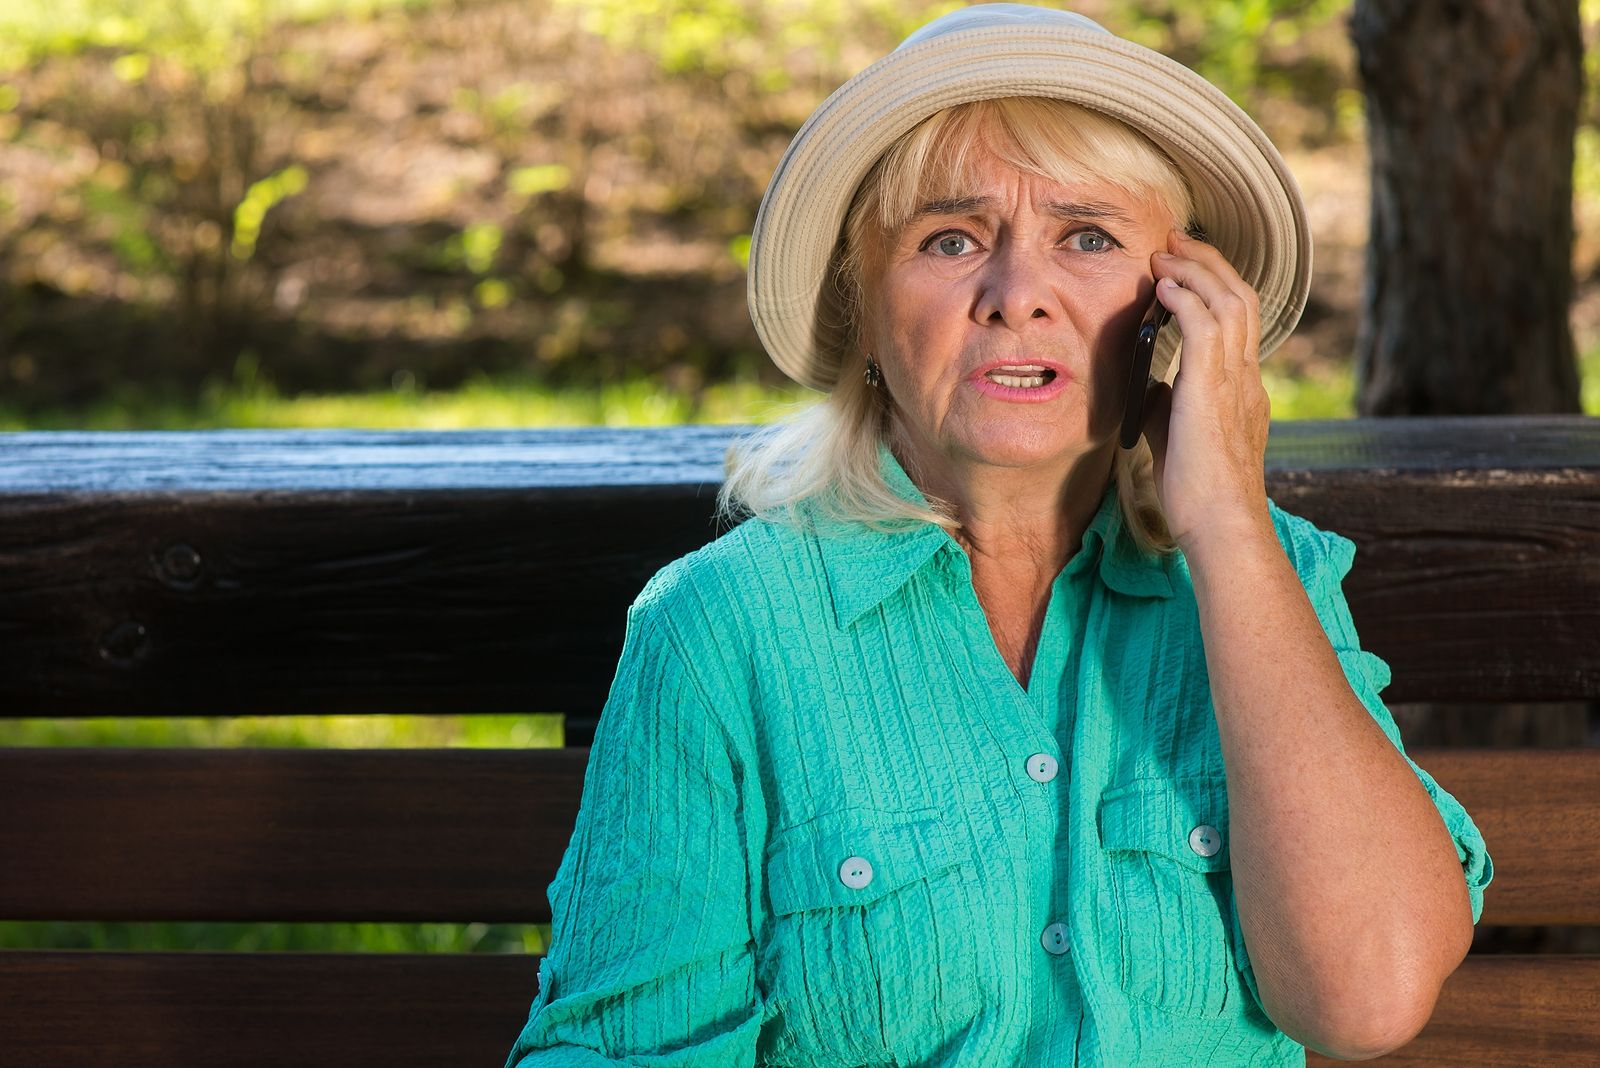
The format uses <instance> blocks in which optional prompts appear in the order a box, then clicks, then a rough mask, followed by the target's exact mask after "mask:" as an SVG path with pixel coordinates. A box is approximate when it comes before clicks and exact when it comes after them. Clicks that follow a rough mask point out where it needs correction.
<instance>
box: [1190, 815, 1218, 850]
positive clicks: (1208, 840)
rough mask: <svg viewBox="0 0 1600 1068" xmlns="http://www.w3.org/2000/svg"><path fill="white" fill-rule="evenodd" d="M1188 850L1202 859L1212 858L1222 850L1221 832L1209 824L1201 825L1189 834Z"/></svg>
mask: <svg viewBox="0 0 1600 1068" xmlns="http://www.w3.org/2000/svg"><path fill="white" fill-rule="evenodd" d="M1189 848H1190V849H1192V850H1194V851H1195V852H1196V853H1199V854H1200V855H1201V856H1202V857H1214V856H1216V855H1217V850H1219V849H1221V848H1222V832H1221V831H1219V830H1217V829H1216V828H1215V827H1213V826H1211V824H1209V823H1202V824H1201V825H1200V826H1198V827H1196V828H1195V829H1194V830H1192V831H1190V832H1189Z"/></svg>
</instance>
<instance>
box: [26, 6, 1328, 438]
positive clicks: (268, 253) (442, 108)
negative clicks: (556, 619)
mask: <svg viewBox="0 0 1600 1068" xmlns="http://www.w3.org/2000/svg"><path fill="white" fill-rule="evenodd" d="M954 6H956V5H955V4H953V3H951V2H949V0H940V2H932V0H766V2H762V0H215V2H213V0H63V2H60V3H57V2H54V0H10V2H9V3H7V4H5V5H0V8H3V10H0V42H3V45H0V67H4V68H9V69H10V70H11V72H12V73H11V76H9V77H8V78H7V80H6V81H5V83H4V84H3V85H0V206H3V207H4V209H5V210H3V211H0V309H3V310H0V396H4V397H6V398H7V399H8V401H9V402H10V404H11V405H12V406H13V411H14V412H15V413H16V414H14V415H13V414H12V413H7V416H8V418H13V419H15V418H32V417H33V416H34V415H36V414H37V415H41V416H42V415H43V414H44V413H47V412H50V411H55V412H61V413H65V412H70V411H74V410H76V411H87V410H88V409H90V408H95V407H101V408H103V407H105V406H106V405H108V404H114V403H116V402H117V401H118V400H119V399H120V398H122V397H124V396H126V395H127V390H128V389H129V388H133V389H135V390H146V391H166V392H168V393H171V392H174V391H178V392H186V393H187V396H188V398H189V403H190V406H191V407H200V408H203V407H205V406H206V405H207V403H208V402H207V401H206V400H205V399H204V398H202V397H201V396H200V392H201V390H202V389H203V388H209V387H204V386H203V385H202V384H203V383H206V382H208V381H217V380H219V379H221V380H226V379H228V378H229V376H230V374H231V372H232V369H233V368H234V366H235V364H236V363H237V361H238V360H239V359H240V358H241V357H242V356H244V355H246V354H248V355H249V358H250V359H251V360H253V361H254V362H255V363H256V364H258V365H259V366H260V368H261V369H262V370H263V371H264V372H270V373H271V375H272V376H273V378H274V379H275V381H277V382H278V383H279V385H280V386H281V388H282V389H283V390H284V392H285V393H287V394H297V393H303V392H308V391H309V392H315V393H319V394H333V393H342V392H348V391H351V390H357V391H366V392H371V391H379V390H382V389H383V388H384V387H385V386H387V385H389V384H390V383H391V381H392V380H396V379H409V378H415V380H417V381H426V382H427V383H428V384H429V385H430V386H432V387H436V388H437V387H444V388H450V387H457V386H464V385H466V384H467V383H468V382H469V381H471V380H472V379H473V377H474V375H476V374H478V373H487V374H492V375H495V376H498V377H502V378H509V377H511V376H518V375H520V376H522V377H524V378H526V379H528V380H531V381H537V382H541V383H546V384H551V385H558V386H559V385H561V384H564V383H565V384H573V383H582V384H586V385H594V384H597V383H600V382H604V381H615V380H632V379H635V378H641V377H651V376H657V375H666V376H668V377H669V378H675V379H694V380H696V382H715V381H720V380H725V379H731V378H741V377H742V378H751V377H755V378H759V379H760V380H761V381H763V382H765V383H767V384H774V385H775V384H777V383H779V382H780V381H781V378H780V376H779V375H778V374H777V372H776V371H775V370H774V369H773V368H772V367H771V366H770V365H769V363H768V361H767V360H766V359H765V357H764V356H763V355H762V354H761V352H760V350H759V346H758V345H757V343H756V340H755V337H754V334H753V331H752V329H751V327H750V325H749V322H748V319H747V317H746V316H745V314H744V309H743V304H742V299H741V298H742V291H743V274H744V271H745V268H746V264H747V261H748V253H749V231H750V226H751V222H752V220H753V218H754V215H755V211H756V206H757V204H758V202H759V200H760V196H761V193H762V191H763V189H764V187H765V184H766V181H767V179H768V178H769V176H770V175H771V172H772V169H773V166H774V165H775V163H776V161H777V159H778V157H779V156H780V155H781V153H782V151H783V148H784V146H785V145H786V144H787V142H788V139H789V137H790V135H791V134H792V132H793V131H794V129H795V128H797V127H798V125H799V124H800V122H801V121H803V120H804V118H805V117H806V115H807V114H809V112H810V111H811V109H812V108H813V107H815V105H816V104H817V103H818V102H819V101H820V100H821V99H822V97H823V96H825V95H826V94H827V93H828V92H829V91H831V90H832V89H833V88H834V87H835V86H837V85H838V84H839V83H840V82H842V81H843V80H844V79H845V78H846V77H848V76H849V75H850V74H851V73H853V72H854V71H856V70H858V69H860V68H861V67H862V66H864V65H866V64H867V63H868V62H870V61H871V60H873V59H874V58H876V57H877V56H879V55H881V54H883V53H884V52H886V51H887V50H888V49H889V48H891V47H892V46H893V45H894V44H895V43H896V41H898V40H899V39H900V38H901V37H902V36H903V35H905V34H906V33H907V32H909V31H910V30H911V29H913V28H914V27H915V26H917V25H919V24H921V23H922V22H924V21H925V20H926V19H928V18H930V17H932V16H934V15H936V14H938V13H940V12H942V11H945V10H948V9H950V8H951V7H954ZM1075 6H1076V7H1078V8H1079V9H1080V10H1082V11H1083V12H1084V13H1085V14H1088V15H1089V16H1091V17H1093V18H1096V19H1098V20H1099V21H1101V22H1102V23H1104V24H1105V25H1106V26H1108V27H1109V28H1111V29H1113V30H1114V31H1117V32H1119V33H1123V34H1126V35H1129V36H1132V37H1134V38H1136V39H1138V40H1141V41H1144V42H1145V43H1148V44H1151V45H1153V46H1155V47H1158V48H1161V49H1163V50H1165V51H1168V52H1169V53H1170V54H1172V55H1174V56H1175V57H1177V58H1179V59H1180V60H1182V61H1184V62H1187V63H1190V64H1191V65H1193V66H1195V67H1197V68H1198V69H1200V70H1201V71H1203V72H1204V73H1206V74H1208V76H1210V77H1212V78H1213V79H1214V80H1216V81H1217V82H1218V84H1220V85H1222V86H1223V87H1224V88H1225V89H1226V90H1227V91H1228V92H1230V93H1231V94H1232V95H1234V97H1235V98H1236V99H1239V100H1241V101H1242V102H1245V103H1246V104H1247V106H1250V107H1251V108H1252V110H1253V111H1254V112H1255V113H1256V114H1257V115H1258V117H1259V118H1260V119H1261V120H1262V122H1263V123H1264V124H1266V125H1267V127H1268V129H1269V131H1270V132H1271V133H1272V134H1273V136H1274V137H1275V138H1276V139H1277V140H1278V141H1279V143H1280V144H1285V145H1294V144H1300V143H1305V144H1329V143H1338V142H1341V141H1342V140H1348V139H1349V138H1351V137H1353V136H1355V135H1357V134H1359V122H1358V121H1357V123H1356V124H1355V125H1352V124H1351V121H1350V117H1351V114H1352V110H1351V99H1352V95H1355V96H1356V97H1357V99H1358V94H1355V93H1354V88H1353V74H1352V70H1351V64H1350V60H1349V54H1348V53H1349V48H1348V44H1347V42H1346V41H1345V39H1344V34H1343V29H1342V26H1341V25H1340V21H1339V19H1340V10H1339V8H1340V5H1339V4H1337V3H1334V2H1332V0H1241V2H1239V3H1237V4H1231V5H1225V6H1224V7H1225V9H1222V8H1214V7H1212V6H1211V5H1208V4H1205V3H1202V2H1201V0H1084V2H1083V3H1081V4H1077V5H1075ZM1356 114H1357V116H1358V114H1359V112H1358V108H1357V111H1356ZM1336 320H1337V317H1332V319H1330V320H1329V321H1336ZM1339 329H1342V330H1343V332H1342V333H1341V332H1339V330H1335V331H1334V332H1331V333H1329V334H1328V335H1327V337H1326V339H1325V340H1324V341H1323V342H1321V344H1323V345H1324V346H1325V347H1327V346H1331V347H1332V349H1333V350H1334V353H1335V354H1337V355H1339V356H1342V352H1340V351H1339V350H1341V349H1343V348H1344V347H1345V346H1346V344H1347V337H1348V334H1349V333H1350V330H1349V329H1344V328H1339ZM698 389H699V387H698V385H691V386H690V387H689V388H688V389H687V390H680V392H687V393H688V394H690V395H694V394H695V393H696V392H697V391H698Z"/></svg>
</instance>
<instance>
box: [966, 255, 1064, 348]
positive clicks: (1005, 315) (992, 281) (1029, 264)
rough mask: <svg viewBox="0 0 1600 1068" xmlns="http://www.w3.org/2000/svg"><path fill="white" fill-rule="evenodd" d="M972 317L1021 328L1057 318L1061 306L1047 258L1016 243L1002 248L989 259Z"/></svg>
mask: <svg viewBox="0 0 1600 1068" xmlns="http://www.w3.org/2000/svg"><path fill="white" fill-rule="evenodd" d="M985 268H986V269H985V270H984V272H983V278H982V282H981V284H982V287H983V288H982V290H981V291H980V292H979V294H978V302H977V305H976V306H975V307H974V308H973V313H974V318H975V319H977V321H978V322H980V323H987V324H992V325H997V326H998V325H1001V324H1004V325H1006V326H1009V327H1011V328H1012V329H1013V330H1017V329H1021V327H1022V324H1023V323H1024V322H1027V321H1028V320H1031V319H1051V320H1053V319H1058V318H1060V316H1061V311H1062V309H1061V303H1060V301H1059V299H1058V298H1057V297H1056V294H1055V291H1054V290H1053V289H1051V287H1050V285H1049V282H1048V278H1049V273H1048V268H1049V264H1048V262H1047V258H1046V257H1045V256H1044V255H1043V254H1041V253H1040V252H1037V251H1035V250H1031V249H1028V248H1025V247H1023V246H1021V245H1017V244H1009V243H1008V244H1007V245H1004V246H1002V247H1001V248H1000V249H998V250H997V251H996V253H995V254H994V255H992V256H990V257H989V262H988V263H987V264H985Z"/></svg>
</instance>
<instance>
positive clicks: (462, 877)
mask: <svg viewBox="0 0 1600 1068" xmlns="http://www.w3.org/2000/svg"><path fill="white" fill-rule="evenodd" d="M587 760H588V750H584V749H565V750H562V749H553V750H527V751H514V750H483V749H443V750H416V749H412V750H319V749H308V750H301V749H255V750H252V749H227V750H181V749H179V750H173V749H143V750H141V749H133V750H118V749H0V858H3V861H0V870H3V871H4V875H3V876H0V918H4V919H15V920H47V919H48V920H77V919H85V920H87V919H94V920H167V919H171V920H218V921H230V920H285V921H295V920H302V921H336V920H348V921H358V922H368V921H371V922H377V921H396V922H400V921H433V920H438V921H457V922H476V921H481V922H485V923H496V922H526V923H548V922H549V920H550V906H549V903H548V901H547V900H546V899H545V888H546V887H547V886H548V885H549V883H550V880H551V879H552V878H553V877H554V876H555V871H556V866H557V865H558V864H559V863H560V861H561V856H562V854H563V853H564V852H565V850H566V846H567V841H568V839H569V838H570V837H571V834H572V826H573V823H574V821H575V819H576V818H577V810H578V800H579V797H580V794H581V790H582V782H583V772H584V766H585V763H586V761H587ZM0 1060H3V1058H0Z"/></svg>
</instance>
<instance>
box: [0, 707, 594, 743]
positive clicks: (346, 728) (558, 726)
mask: <svg viewBox="0 0 1600 1068" xmlns="http://www.w3.org/2000/svg"><path fill="white" fill-rule="evenodd" d="M562 744H563V731H562V717H561V716H559V715H464V716H381V715H379V716H219V717H216V718H200V717H187V716H185V717H172V718H170V719H167V718H162V719H157V718H145V717H138V718H127V719H119V718H109V717H107V718H93V719H12V720H0V746H118V747H145V748H150V747H171V748H196V747H206V748H218V749H236V748H278V749H314V748H322V747H326V748H332V749H455V748H473V749H550V748H559V747H560V746H561V745H562Z"/></svg>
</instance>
